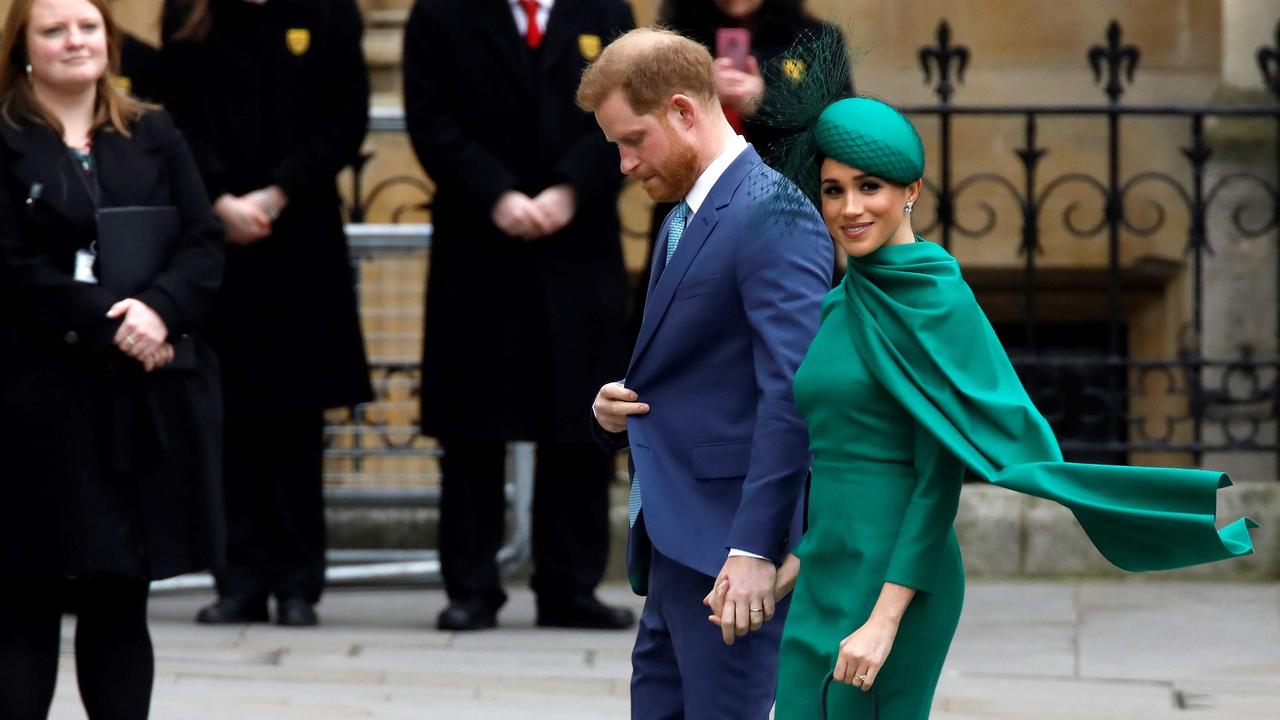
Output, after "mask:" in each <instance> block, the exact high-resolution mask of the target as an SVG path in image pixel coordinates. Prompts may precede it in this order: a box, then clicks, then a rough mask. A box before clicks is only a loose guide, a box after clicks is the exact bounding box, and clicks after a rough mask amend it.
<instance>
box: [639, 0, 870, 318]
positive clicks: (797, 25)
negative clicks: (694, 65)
mask: <svg viewBox="0 0 1280 720" xmlns="http://www.w3.org/2000/svg"><path fill="white" fill-rule="evenodd" d="M657 21H658V24H659V25H662V26H664V27H666V28H669V29H671V30H674V31H676V32H678V33H680V34H681V35H684V36H685V37H687V38H691V39H693V40H696V41H697V42H699V43H702V44H703V45H705V46H707V48H708V49H710V50H711V54H712V55H713V56H714V57H715V58H716V60H715V67H716V94H717V95H718V96H719V97H720V105H721V107H722V108H723V109H724V115H725V119H727V120H728V121H729V124H730V125H732V126H733V129H734V130H736V131H737V132H738V134H739V135H742V136H743V137H744V138H746V140H747V142H749V143H751V144H752V145H754V146H755V147H756V149H757V150H758V151H759V152H760V155H761V156H763V157H764V159H765V161H766V162H768V161H769V160H770V156H771V154H772V153H773V148H774V145H775V143H777V142H778V141H779V140H780V139H781V138H782V137H783V133H781V132H779V131H778V129H777V128H775V127H773V126H771V125H768V124H764V123H760V122H757V121H756V111H757V110H758V109H759V107H760V103H761V102H762V101H763V100H764V94H765V92H766V90H767V88H766V87H765V75H766V74H767V73H765V72H764V70H765V68H766V67H767V66H768V64H769V63H770V62H773V61H775V60H780V59H782V58H785V57H786V56H787V51H788V50H790V49H791V47H792V46H793V45H795V44H796V42H797V41H802V40H804V39H806V38H810V37H816V36H817V35H818V34H819V33H820V32H822V31H823V29H824V28H826V29H832V30H836V31H837V32H839V30H838V29H837V28H836V27H835V26H834V25H832V24H830V23H824V22H822V21H820V20H817V19H816V18H814V17H813V16H811V15H809V14H808V13H807V12H806V11H805V8H804V0H664V1H663V3H662V5H661V6H660V7H659V8H658V18H657ZM726 30H730V31H745V41H746V42H745V47H743V46H742V44H741V41H740V38H742V37H743V35H741V34H740V35H738V36H737V37H734V36H733V35H732V34H730V35H725V34H724V31H726ZM735 43H739V45H738V47H736V48H735ZM735 49H736V50H738V51H739V52H738V53H736V54H737V57H730V56H729V54H728V53H732V52H733V51H734V50H735ZM744 50H745V52H742V51H744ZM791 67H792V70H791V72H793V73H796V74H797V75H803V73H804V71H805V69H804V67H803V65H794V66H791ZM848 91H849V92H850V93H852V92H853V76H852V75H850V77H849V86H848ZM672 207H674V206H673V205H672V204H671V203H662V202H660V203H655V204H654V206H653V212H652V215H651V222H650V225H649V227H650V246H649V253H650V254H649V255H648V256H646V259H645V263H644V265H643V266H642V270H641V276H640V278H639V282H638V283H637V285H636V287H635V289H634V291H633V292H632V296H631V313H630V315H629V333H630V334H629V336H630V338H631V339H633V340H634V338H635V337H636V335H637V334H639V332H640V319H641V318H642V317H643V316H644V301H645V291H646V290H647V289H648V287H649V266H650V264H651V263H650V259H651V258H652V253H653V243H654V242H656V237H657V232H658V229H659V228H660V227H661V226H662V220H663V218H665V217H666V216H667V215H668V214H669V213H670V212H671V208H672ZM832 253H833V255H834V254H835V248H834V246H833V247H832ZM833 280H834V281H836V282H838V281H839V278H838V277H837V278H834V279H833Z"/></svg>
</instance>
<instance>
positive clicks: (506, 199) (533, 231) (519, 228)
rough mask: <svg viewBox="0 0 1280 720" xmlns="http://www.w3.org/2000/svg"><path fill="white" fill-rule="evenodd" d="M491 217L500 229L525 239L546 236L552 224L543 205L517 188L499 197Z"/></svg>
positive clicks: (512, 235)
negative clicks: (517, 190)
mask: <svg viewBox="0 0 1280 720" xmlns="http://www.w3.org/2000/svg"><path fill="white" fill-rule="evenodd" d="M491 217H492V220H493V224H494V225H496V226H497V227H498V229H499V230H501V231H502V232H504V233H506V234H507V235H510V236H511V237H513V238H519V239H520V240H525V241H528V240H537V239H538V238H540V237H544V236H545V235H547V234H548V230H547V228H549V227H550V226H551V219H550V218H549V217H547V211H546V210H545V209H543V207H542V205H539V204H538V203H536V202H534V201H533V200H532V199H530V197H529V196H528V195H525V194H524V193H522V192H516V191H515V190H508V191H507V192H505V193H503V194H502V197H500V198H498V202H496V203H494V205H493V212H492V214H491Z"/></svg>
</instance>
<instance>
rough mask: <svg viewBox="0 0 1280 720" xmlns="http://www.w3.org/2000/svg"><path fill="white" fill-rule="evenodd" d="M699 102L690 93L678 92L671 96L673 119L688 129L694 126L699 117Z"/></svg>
mask: <svg viewBox="0 0 1280 720" xmlns="http://www.w3.org/2000/svg"><path fill="white" fill-rule="evenodd" d="M698 111H699V108H698V103H696V102H694V100H693V98H691V97H689V96H688V95H682V94H680V93H676V94H675V95H672V96H671V115H672V118H671V119H672V120H678V121H679V126H680V127H682V128H685V129H686V130H687V129H689V128H691V127H693V125H694V123H695V122H697V119H698Z"/></svg>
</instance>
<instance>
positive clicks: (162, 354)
mask: <svg viewBox="0 0 1280 720" xmlns="http://www.w3.org/2000/svg"><path fill="white" fill-rule="evenodd" d="M171 362H173V346H172V345H170V344H169V343H161V344H160V347H158V348H156V349H155V350H153V351H151V352H149V353H147V354H146V355H145V356H143V358H142V369H143V370H144V371H146V372H151V371H152V370H159V369H160V368H162V367H164V366H165V365H168V364H169V363H171Z"/></svg>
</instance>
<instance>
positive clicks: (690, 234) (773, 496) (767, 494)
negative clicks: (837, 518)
mask: <svg viewBox="0 0 1280 720" xmlns="http://www.w3.org/2000/svg"><path fill="white" fill-rule="evenodd" d="M777 193H786V194H787V195H788V197H787V198H786V199H785V200H778V199H777V198H776V197H775V196H776V194H777ZM669 221H670V219H669V218H668V221H667V222H664V223H663V228H662V232H661V233H660V234H659V235H658V237H659V238H660V240H659V243H658V248H657V249H656V250H655V252H654V267H653V274H652V277H653V278H654V280H653V281H652V282H651V284H650V287H649V294H648V301H647V304H646V306H645V311H644V320H643V322H642V324H641V327H640V334H639V337H638V338H637V340H636V346H635V350H634V351H633V353H632V356H631V364H630V368H629V370H628V372H627V378H626V381H625V382H626V385H627V387H629V388H631V389H632V390H634V391H635V392H636V393H637V394H638V395H639V397H640V400H641V401H643V402H646V403H648V404H649V406H650V412H649V413H648V414H646V415H633V416H631V417H630V418H629V419H628V421H627V433H626V437H618V436H615V438H614V440H615V443H614V444H615V445H623V444H626V443H628V442H629V444H630V446H631V459H632V463H633V466H634V469H635V472H636V473H637V477H638V478H639V481H640V490H641V497H642V498H643V508H642V511H641V512H642V522H638V523H637V524H636V527H635V528H633V531H632V537H631V542H630V543H629V544H628V553H627V554H628V558H627V560H628V566H629V567H630V568H631V569H632V572H631V573H630V574H631V575H632V580H633V585H636V584H637V581H640V584H641V585H643V575H641V577H637V573H636V572H635V570H636V569H637V568H636V567H635V566H636V564H637V563H638V564H641V565H647V560H648V555H647V553H643V556H641V553H640V552H637V551H636V549H637V548H642V547H646V546H647V544H648V543H646V542H644V541H645V540H648V541H651V542H652V543H653V546H654V547H656V548H657V550H658V551H659V552H661V553H662V554H663V555H666V556H667V557H670V558H672V559H674V560H676V561H678V562H680V563H682V564H684V565H686V566H688V567H691V568H693V569H695V570H698V571H699V572H702V573H705V574H707V575H711V576H715V575H716V574H718V573H719V572H720V568H721V567H722V566H723V565H724V561H725V558H726V556H727V553H728V549H729V548H730V547H734V548H738V549H741V550H746V551H749V552H753V553H757V554H760V555H763V556H765V557H767V558H769V559H771V560H773V561H774V562H775V563H777V562H780V561H781V559H782V557H783V556H784V555H785V554H786V551H787V550H788V549H789V548H790V547H791V545H792V544H794V542H795V541H796V540H798V539H799V537H800V533H801V522H802V517H801V513H802V510H803V503H801V502H800V499H801V495H802V493H803V490H804V481H805V477H806V474H807V473H808V470H809V461H810V455H809V438H808V433H807V432H806V430H805V424H804V420H803V419H802V418H801V417H800V414H799V413H798V411H797V410H796V407H795V403H794V402H793V400H792V394H791V381H792V378H793V377H794V376H795V372H796V368H797V367H799V365H800V361H801V360H802V359H804V355H805V352H806V351H807V350H808V349H809V343H810V342H811V341H812V340H813V336H814V335H815V334H816V333H817V329H818V323H819V315H820V312H821V306H822V298H823V296H824V295H825V294H826V293H827V291H828V290H829V289H830V285H831V274H832V261H833V254H834V253H833V250H832V244H831V239H830V236H829V235H828V233H827V231H826V228H825V226H824V225H823V223H822V219H821V217H820V216H819V215H818V213H817V212H816V211H815V210H814V209H813V206H812V204H810V203H809V202H808V201H807V200H805V199H804V198H803V196H801V195H800V193H799V191H798V190H796V189H795V186H794V185H791V184H790V183H789V182H787V181H785V180H783V179H782V178H781V176H779V175H778V173H776V172H775V171H774V170H772V169H771V168H769V167H768V166H766V165H765V164H764V163H763V162H762V161H761V159H760V156H759V155H758V154H757V153H756V151H755V150H754V149H753V148H750V147H748V148H747V149H746V150H744V151H743V152H742V153H741V154H740V155H739V156H738V158H737V159H736V160H734V162H733V163H732V164H731V165H730V166H729V168H728V169H727V170H726V171H725V172H724V174H723V175H722V176H721V177H720V179H719V181H718V182H716V184H715V186H714V187H713V188H712V190H711V192H710V194H709V195H708V196H707V198H706V200H705V201H704V202H703V204H702V206H701V207H700V208H699V209H698V212H697V213H696V214H694V215H693V216H692V217H691V218H689V220H688V222H687V224H686V229H685V231H684V235H683V236H682V238H681V240H680V244H679V246H678V247H677V249H676V252H675V254H674V255H673V256H672V257H671V260H670V262H669V263H667V262H665V255H666V253H665V252H664V249H665V245H664V242H665V238H666V227H667V224H668V223H669ZM664 266H665V267H664ZM620 435H621V434H620ZM637 535H647V537H637ZM637 590H640V588H639V587H637Z"/></svg>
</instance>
